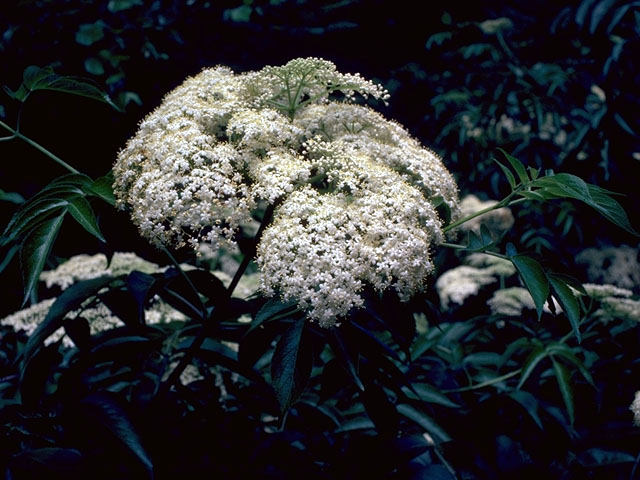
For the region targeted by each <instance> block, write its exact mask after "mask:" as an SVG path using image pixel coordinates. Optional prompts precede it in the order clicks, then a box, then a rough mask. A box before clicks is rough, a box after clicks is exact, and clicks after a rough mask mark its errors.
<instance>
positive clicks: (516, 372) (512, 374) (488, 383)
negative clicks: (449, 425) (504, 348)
mask: <svg viewBox="0 0 640 480" xmlns="http://www.w3.org/2000/svg"><path fill="white" fill-rule="evenodd" d="M520 372H522V369H521V368H519V369H518V370H514V371H513V372H509V373H506V374H504V375H502V376H501V377H497V378H492V379H491V380H487V381H486V382H481V383H478V384H476V385H469V386H468V387H462V388H455V389H453V390H443V391H442V393H458V392H468V391H471V390H478V389H480V388H484V387H490V386H491V385H495V384H496V383H500V382H503V381H505V380H508V379H510V378H512V377H515V376H516V375H519V374H520Z"/></svg>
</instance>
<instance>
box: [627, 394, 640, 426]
mask: <svg viewBox="0 0 640 480" xmlns="http://www.w3.org/2000/svg"><path fill="white" fill-rule="evenodd" d="M629 410H631V412H632V413H633V424H634V425H635V426H636V427H640V391H638V392H636V394H635V396H634V398H633V402H631V405H630V406H629Z"/></svg>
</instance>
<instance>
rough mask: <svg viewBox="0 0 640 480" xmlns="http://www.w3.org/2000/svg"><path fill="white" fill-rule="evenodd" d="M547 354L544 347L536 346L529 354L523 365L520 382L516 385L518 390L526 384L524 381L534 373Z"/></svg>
mask: <svg viewBox="0 0 640 480" xmlns="http://www.w3.org/2000/svg"><path fill="white" fill-rule="evenodd" d="M547 356H548V353H547V351H546V350H545V349H544V348H542V347H538V348H535V349H534V350H533V351H532V352H531V353H530V354H529V356H528V357H527V359H526V360H525V362H524V365H523V366H522V372H521V374H520V382H519V383H518V386H517V387H516V388H517V389H518V390H519V389H520V388H521V387H522V385H524V382H526V381H527V379H528V378H529V376H530V375H531V374H532V373H533V371H534V370H535V368H536V367H537V366H538V364H539V363H540V362H541V361H542V360H544V359H545V358H546V357H547Z"/></svg>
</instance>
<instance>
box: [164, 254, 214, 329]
mask: <svg viewBox="0 0 640 480" xmlns="http://www.w3.org/2000/svg"><path fill="white" fill-rule="evenodd" d="M162 251H163V252H164V253H165V254H166V255H167V257H169V260H171V263H173V265H174V267H176V269H177V270H178V272H180V275H181V276H182V278H183V279H184V280H185V281H186V282H187V285H189V288H191V290H192V291H193V293H194V294H195V296H196V298H197V299H198V304H199V305H198V307H199V310H200V312H201V314H202V320H203V321H204V320H205V318H206V316H207V307H205V305H204V303H202V299H201V298H200V294H199V293H198V289H196V287H195V285H194V284H193V282H192V281H191V279H190V278H189V276H188V275H187V274H186V273H185V272H184V270H183V269H182V267H181V266H180V264H179V263H178V261H177V260H176V259H175V257H174V256H173V255H172V254H171V252H170V251H169V249H167V248H166V247H162Z"/></svg>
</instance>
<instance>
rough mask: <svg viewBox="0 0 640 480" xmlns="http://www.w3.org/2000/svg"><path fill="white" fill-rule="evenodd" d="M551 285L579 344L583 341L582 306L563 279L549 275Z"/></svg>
mask: <svg viewBox="0 0 640 480" xmlns="http://www.w3.org/2000/svg"><path fill="white" fill-rule="evenodd" d="M547 278H548V279H549V283H550V284H551V291H552V293H553V296H554V297H555V298H556V299H557V300H558V302H559V303H560V306H561V307H562V309H563V310H564V313H565V314H566V315H567V318H568V319H569V323H571V328H573V333H574V334H575V336H576V338H577V339H578V343H580V342H581V341H582V339H581V337H580V328H579V323H580V304H579V303H578V299H577V298H576V297H575V295H574V294H573V292H572V291H571V289H570V288H569V287H568V286H567V284H566V283H564V282H563V280H562V277H559V276H556V275H554V274H553V273H550V274H549V275H547Z"/></svg>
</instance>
